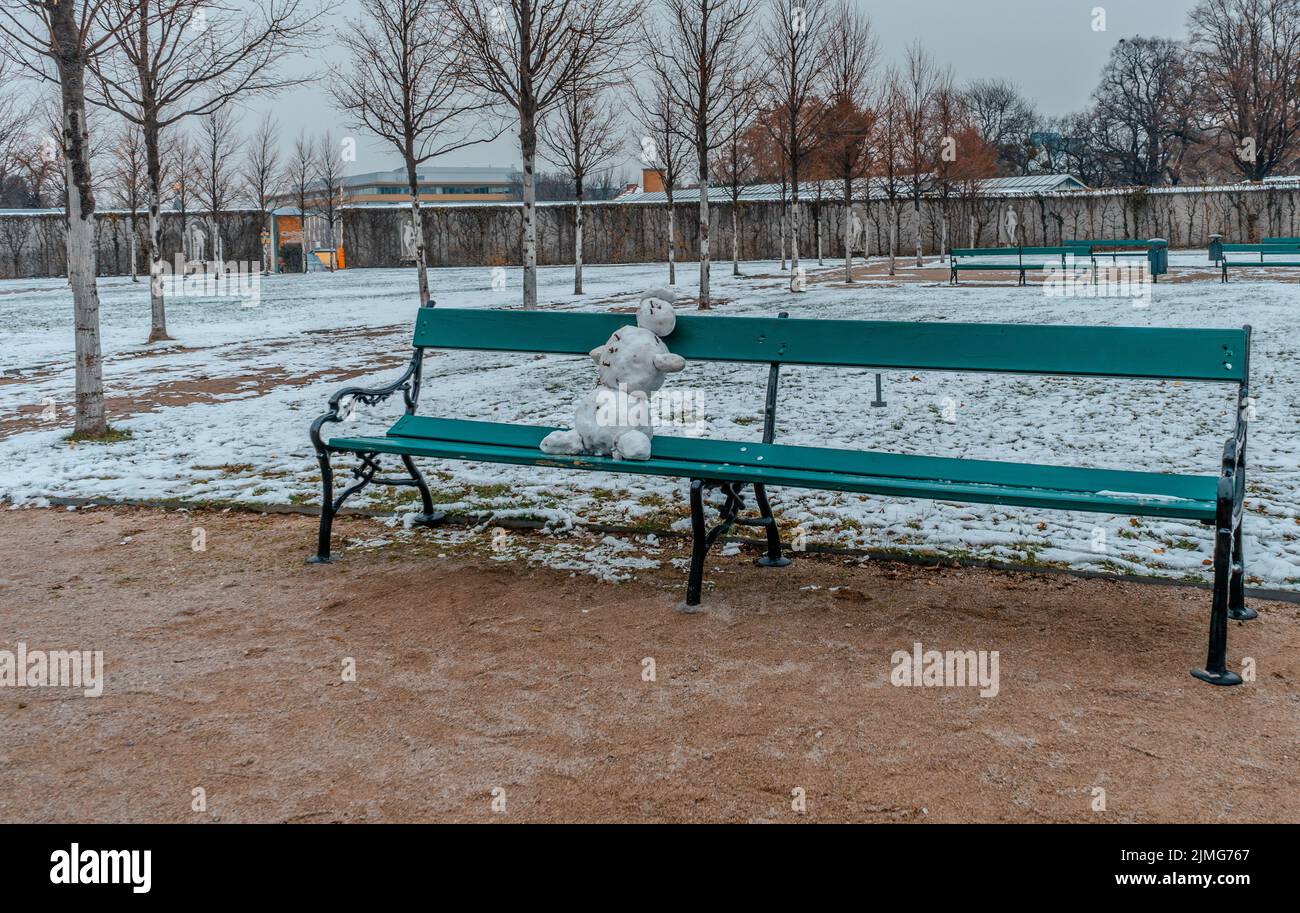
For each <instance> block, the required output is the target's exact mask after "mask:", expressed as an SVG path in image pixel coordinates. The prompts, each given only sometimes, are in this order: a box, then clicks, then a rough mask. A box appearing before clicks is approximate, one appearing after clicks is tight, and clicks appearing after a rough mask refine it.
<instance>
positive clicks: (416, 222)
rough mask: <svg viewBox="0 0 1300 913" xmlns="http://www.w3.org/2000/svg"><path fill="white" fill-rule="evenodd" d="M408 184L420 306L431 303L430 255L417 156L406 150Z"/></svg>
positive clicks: (408, 149)
mask: <svg viewBox="0 0 1300 913" xmlns="http://www.w3.org/2000/svg"><path fill="white" fill-rule="evenodd" d="M405 158H406V186H407V189H408V190H410V191H411V232H412V236H413V237H414V238H415V274H416V276H417V277H418V279H417V281H418V282H419V284H420V307H426V306H427V305H428V304H429V270H428V267H427V266H426V265H425V264H426V263H427V261H428V259H429V258H428V257H427V256H426V255H425V251H424V217H423V216H422V215H421V214H420V180H419V178H418V177H417V175H416V171H415V169H416V165H415V156H414V155H413V154H412V152H411V149H410V147H408V148H407V151H406V156H405Z"/></svg>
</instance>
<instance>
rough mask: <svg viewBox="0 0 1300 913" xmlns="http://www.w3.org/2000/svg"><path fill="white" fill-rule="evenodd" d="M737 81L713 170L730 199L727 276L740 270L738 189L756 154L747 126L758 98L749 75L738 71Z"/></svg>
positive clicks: (750, 171) (749, 173)
mask: <svg viewBox="0 0 1300 913" xmlns="http://www.w3.org/2000/svg"><path fill="white" fill-rule="evenodd" d="M734 79H735V81H736V82H737V83H739V85H737V86H736V87H735V88H736V91H735V92H734V93H732V96H731V107H730V109H729V110H728V112H727V117H728V121H729V123H728V124H727V126H726V133H727V136H728V139H727V144H726V145H725V146H724V147H723V148H722V150H721V152H720V154H719V155H718V159H717V162H716V163H715V164H714V166H713V171H714V173H715V174H717V175H718V177H719V178H721V179H722V180H724V181H726V182H727V190H728V196H729V197H730V199H731V275H733V276H739V275H741V272H740V188H741V186H742V185H743V184H747V183H749V181H750V180H752V179H753V177H754V173H755V170H754V166H755V164H756V159H757V156H756V155H755V150H754V148H753V142H752V140H753V137H754V133H753V131H751V130H750V129H749V128H750V126H751V125H752V124H753V119H754V115H755V114H756V113H757V107H758V100H757V93H756V91H755V86H754V84H753V82H752V77H751V75H750V74H748V73H741V74H738V75H737V76H736V77H734Z"/></svg>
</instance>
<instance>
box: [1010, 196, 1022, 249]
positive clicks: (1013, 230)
mask: <svg viewBox="0 0 1300 913" xmlns="http://www.w3.org/2000/svg"><path fill="white" fill-rule="evenodd" d="M1018 227H1019V219H1018V218H1017V217H1016V209H1015V207H1014V206H1012V205H1011V204H1010V203H1008V204H1007V240H1008V241H1010V242H1011V246H1012V247H1014V246H1015V244H1016V229H1017V228H1018Z"/></svg>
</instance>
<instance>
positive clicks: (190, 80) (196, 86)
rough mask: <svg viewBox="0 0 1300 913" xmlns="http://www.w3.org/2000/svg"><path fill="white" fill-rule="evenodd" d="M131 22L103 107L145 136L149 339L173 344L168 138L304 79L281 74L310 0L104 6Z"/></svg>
mask: <svg viewBox="0 0 1300 913" xmlns="http://www.w3.org/2000/svg"><path fill="white" fill-rule="evenodd" d="M100 2H101V3H102V5H103V13H104V17H105V18H107V17H111V18H112V19H114V20H116V21H120V22H121V23H123V27H122V28H121V29H119V30H118V32H117V33H116V36H115V38H116V40H115V41H114V42H113V44H112V50H113V53H111V54H107V55H104V56H103V57H101V58H100V59H99V60H98V61H97V62H96V64H95V65H94V66H93V67H92V72H93V73H94V75H95V88H96V92H95V95H94V101H95V102H96V103H97V104H99V105H102V106H104V107H106V108H109V109H110V110H113V111H115V112H117V113H118V114H120V115H121V116H122V117H124V118H126V119H127V120H128V121H130V122H131V123H133V124H136V125H137V126H138V127H140V129H141V130H142V131H143V133H144V141H145V158H146V173H147V175H148V179H149V180H148V185H149V186H148V201H149V262H150V276H151V279H152V281H151V283H150V288H151V293H150V330H149V341H150V342H153V341H156V340H160V339H170V338H171V337H169V336H168V335H167V309H166V302H165V301H164V300H163V285H162V281H161V273H162V222H161V220H160V219H159V215H158V208H159V205H160V199H161V196H162V136H163V133H164V131H166V130H167V129H168V128H170V127H172V126H174V125H175V124H177V123H179V122H181V121H182V120H184V119H185V118H187V117H201V116H203V115H206V114H210V113H212V112H213V111H216V110H219V109H221V108H224V107H226V106H227V105H228V104H230V103H231V102H232V101H234V100H236V99H239V98H244V97H248V96H251V95H258V94H265V93H270V92H274V91H277V90H279V89H281V88H284V87H285V86H286V85H292V84H294V83H296V82H302V81H304V80H305V79H306V77H302V78H299V79H296V80H289V79H285V78H284V77H283V76H281V75H279V73H278V67H279V64H280V63H281V61H282V60H283V59H284V57H285V55H286V52H287V51H288V50H290V49H292V48H295V47H298V46H300V43H301V42H302V40H303V38H304V36H305V35H306V34H307V33H308V30H309V28H310V27H311V26H313V25H314V23H315V21H316V18H317V10H316V9H315V8H310V9H309V8H308V7H307V5H306V4H307V3H308V2H310V0H259V2H257V3H250V2H246V0H224V2H223V0H100Z"/></svg>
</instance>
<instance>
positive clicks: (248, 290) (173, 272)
mask: <svg viewBox="0 0 1300 913" xmlns="http://www.w3.org/2000/svg"><path fill="white" fill-rule="evenodd" d="M152 282H153V286H154V290H155V291H156V292H157V293H158V294H166V295H167V296H168V297H180V298H238V299H239V300H240V302H241V304H242V305H243V306H244V307H249V308H251V307H256V306H257V305H258V304H259V303H260V302H261V300H262V265H261V264H260V263H256V262H254V261H252V260H226V261H222V260H215V261H211V262H209V261H206V260H203V261H194V260H188V261H187V260H186V259H185V257H184V256H183V255H182V254H179V253H178V254H177V255H176V257H175V260H174V261H168V260H160V261H159V262H158V271H157V272H156V273H154V276H153V279H152Z"/></svg>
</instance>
